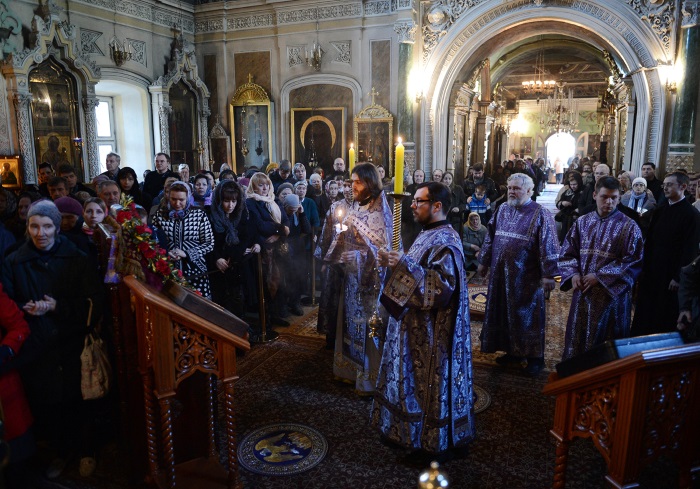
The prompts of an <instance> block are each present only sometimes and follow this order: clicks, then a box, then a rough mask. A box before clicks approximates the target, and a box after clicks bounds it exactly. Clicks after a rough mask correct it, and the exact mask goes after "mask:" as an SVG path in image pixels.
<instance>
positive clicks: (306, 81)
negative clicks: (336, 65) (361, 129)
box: [278, 73, 362, 156]
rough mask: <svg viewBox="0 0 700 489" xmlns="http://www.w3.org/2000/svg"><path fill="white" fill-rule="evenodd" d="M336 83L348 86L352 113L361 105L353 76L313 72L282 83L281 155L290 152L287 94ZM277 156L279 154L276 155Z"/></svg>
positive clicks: (360, 92) (357, 87)
mask: <svg viewBox="0 0 700 489" xmlns="http://www.w3.org/2000/svg"><path fill="white" fill-rule="evenodd" d="M323 84H325V85H338V86H341V87H345V88H349V89H350V91H351V92H352V104H353V106H352V109H351V111H350V112H351V113H352V114H353V115H354V114H355V111H357V110H359V108H360V107H361V106H362V88H361V87H360V84H359V83H358V82H357V80H355V79H354V78H350V77H348V76H343V75H332V74H323V73H319V74H314V75H307V76H300V77H298V78H293V79H291V80H288V81H287V82H286V83H285V84H284V85H282V90H281V91H280V98H281V107H280V120H281V129H282V132H281V134H282V142H281V144H280V145H279V146H280V147H281V149H282V151H281V155H289V154H290V152H291V148H290V138H289V132H290V128H289V125H290V116H289V111H290V109H289V94H290V93H291V92H292V90H295V89H297V88H300V87H305V86H308V85H323ZM278 156H279V155H278Z"/></svg>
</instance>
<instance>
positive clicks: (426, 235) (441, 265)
mask: <svg viewBox="0 0 700 489" xmlns="http://www.w3.org/2000/svg"><path fill="white" fill-rule="evenodd" d="M450 199H451V192H450V190H449V188H448V187H447V186H445V185H443V184H442V183H438V182H426V183H422V184H420V185H419V186H418V188H417V190H416V193H415V195H414V198H413V203H412V205H411V208H412V210H413V215H414V219H415V220H416V222H417V223H419V224H420V225H421V226H422V227H423V230H422V231H421V232H420V234H419V235H418V237H417V238H416V240H415V242H414V243H413V245H412V246H411V248H410V249H409V250H408V252H407V253H406V254H404V253H402V252H401V251H390V252H387V251H380V252H379V263H380V265H384V266H389V267H391V276H390V277H389V278H388V280H387V281H386V283H385V285H384V290H383V292H382V295H381V296H380V300H381V303H382V304H383V305H384V307H386V309H387V311H388V312H389V314H390V318H389V323H388V325H387V332H386V339H385V343H384V350H383V355H382V361H381V365H380V370H379V379H378V381H377V389H376V392H375V395H374V403H373V405H372V413H371V423H372V425H373V426H374V427H376V428H377V429H379V431H380V432H381V434H382V436H383V437H384V438H385V439H387V440H388V441H389V442H392V443H394V444H396V445H400V446H402V447H405V448H409V449H413V450H416V451H417V452H416V455H417V456H418V458H420V456H421V455H423V454H429V455H430V457H431V458H432V457H433V456H435V455H437V456H438V458H440V456H447V455H449V453H450V452H448V450H450V449H453V448H460V447H464V446H465V445H466V444H467V443H469V441H471V440H472V439H473V438H474V434H475V426H474V412H473V392H472V388H473V387H472V358H471V338H470V336H469V294H468V292H467V279H466V273H465V272H464V255H463V252H462V242H461V240H460V238H459V235H458V234H457V232H455V230H454V229H453V228H452V226H451V225H450V224H449V223H448V221H447V220H446V219H447V217H446V216H447V213H448V212H449V210H450V208H451V207H450Z"/></svg>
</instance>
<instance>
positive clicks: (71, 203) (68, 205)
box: [53, 197, 83, 216]
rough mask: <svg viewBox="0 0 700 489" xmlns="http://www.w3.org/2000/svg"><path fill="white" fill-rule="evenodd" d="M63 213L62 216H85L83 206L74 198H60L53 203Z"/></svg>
mask: <svg viewBox="0 0 700 489" xmlns="http://www.w3.org/2000/svg"><path fill="white" fill-rule="evenodd" d="M53 203H54V204H56V207H57V208H58V210H59V211H60V212H61V214H64V213H65V214H74V215H76V216H82V215H83V206H81V205H80V202H78V201H77V200H75V199H74V198H73V197H60V198H58V199H56V200H54V202H53Z"/></svg>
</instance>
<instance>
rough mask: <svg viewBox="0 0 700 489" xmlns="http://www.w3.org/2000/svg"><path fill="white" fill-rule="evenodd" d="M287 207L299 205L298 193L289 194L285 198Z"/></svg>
mask: <svg viewBox="0 0 700 489" xmlns="http://www.w3.org/2000/svg"><path fill="white" fill-rule="evenodd" d="M284 206H285V207H299V196H298V195H297V194H289V195H287V196H286V197H285V198H284Z"/></svg>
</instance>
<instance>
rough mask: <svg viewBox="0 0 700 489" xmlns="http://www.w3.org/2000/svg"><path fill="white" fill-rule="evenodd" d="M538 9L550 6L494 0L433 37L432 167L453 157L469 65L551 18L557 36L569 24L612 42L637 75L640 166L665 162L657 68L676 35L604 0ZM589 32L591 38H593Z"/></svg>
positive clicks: (428, 154)
mask: <svg viewBox="0 0 700 489" xmlns="http://www.w3.org/2000/svg"><path fill="white" fill-rule="evenodd" d="M443 3H447V4H449V3H453V2H449V1H443ZM537 3H540V4H542V3H543V2H532V1H528V0H515V1H510V2H507V3H503V4H500V5H495V6H494V4H493V2H483V3H481V4H479V5H477V6H474V7H472V8H470V9H468V10H466V11H464V12H463V13H461V15H460V16H459V17H458V18H456V19H455V20H454V23H453V24H451V25H450V26H449V30H448V31H447V33H445V34H444V35H443V36H442V38H438V40H437V41H433V42H432V44H430V42H431V40H430V39H427V40H428V44H427V45H426V48H428V50H429V51H430V52H429V53H428V55H427V59H426V65H425V68H424V72H425V75H426V78H427V79H429V82H428V86H427V87H426V88H425V90H424V93H426V94H427V100H426V102H425V104H424V106H423V110H422V113H421V119H422V122H423V125H422V127H423V138H424V141H423V143H424V151H423V152H422V160H423V161H422V163H423V167H424V168H430V167H432V164H433V162H436V164H437V166H440V162H441V161H442V160H443V159H444V158H446V155H447V145H448V137H447V135H448V129H449V128H448V113H449V98H450V92H451V88H452V86H453V84H454V83H455V82H456V81H457V77H458V76H459V72H460V70H461V69H462V67H463V66H464V64H465V63H467V62H469V61H470V58H471V57H472V56H473V55H474V54H475V53H476V51H477V49H478V48H479V47H480V46H481V45H483V44H484V43H486V42H487V41H489V40H490V39H491V38H493V37H495V36H497V35H498V34H500V33H501V32H503V31H505V30H506V29H509V28H512V27H515V26H518V28H520V29H527V24H528V23H532V22H541V21H543V20H546V21H552V22H555V23H556V24H553V28H552V31H551V32H561V26H562V25H570V26H572V29H571V31H572V32H570V33H567V34H570V35H572V36H574V37H577V38H579V39H581V40H583V41H586V42H589V43H591V44H594V45H597V44H598V43H599V40H600V39H601V38H602V39H605V40H606V42H607V43H608V44H607V45H606V46H601V48H605V49H607V50H608V51H610V52H611V53H614V55H615V57H616V59H618V60H619V62H620V63H621V64H622V70H623V71H624V73H625V74H626V75H631V76H632V79H633V82H634V90H635V96H636V100H637V117H636V119H635V126H634V134H635V138H634V149H633V156H632V158H633V160H632V168H633V169H637V170H638V169H639V168H640V167H641V165H642V163H644V162H645V161H658V160H659V158H660V157H661V154H662V153H661V147H660V146H661V144H660V142H661V141H662V140H663V134H662V130H663V114H664V113H665V109H666V104H667V101H666V97H665V93H664V91H663V87H662V84H661V82H660V78H659V73H658V72H657V70H652V69H653V68H654V67H656V66H657V65H658V60H668V59H671V58H672V53H671V51H672V50H670V49H669V46H668V45H669V44H670V41H669V39H668V36H665V35H661V33H659V32H655V31H654V30H653V29H652V27H651V25H650V24H649V23H648V22H645V21H644V20H642V19H641V18H640V17H641V16H640V15H639V14H638V13H636V12H635V11H634V10H632V8H631V7H627V6H620V8H619V9H618V10H616V11H613V10H611V9H610V8H609V6H608V5H607V3H605V2H603V1H596V0H590V1H582V0H551V1H548V2H547V3H546V5H541V6H538V5H537ZM453 13H454V12H453ZM557 27H558V30H557ZM573 27H575V29H573ZM669 30H671V29H669ZM586 32H590V33H591V35H590V37H587V36H586V35H585V33H586ZM540 33H541V32H540V31H538V34H540ZM472 61H473V60H472ZM474 64H476V63H475V62H474Z"/></svg>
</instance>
